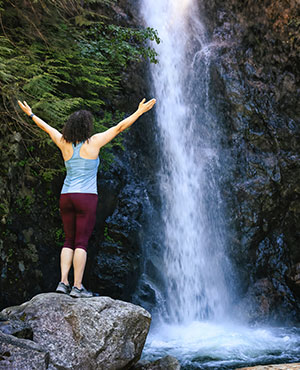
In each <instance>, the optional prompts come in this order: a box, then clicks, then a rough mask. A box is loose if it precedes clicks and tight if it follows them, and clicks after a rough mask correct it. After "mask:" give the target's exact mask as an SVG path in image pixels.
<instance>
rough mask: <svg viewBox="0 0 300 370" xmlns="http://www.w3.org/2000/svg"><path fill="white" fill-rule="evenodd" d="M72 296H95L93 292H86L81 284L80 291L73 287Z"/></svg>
mask: <svg viewBox="0 0 300 370" xmlns="http://www.w3.org/2000/svg"><path fill="white" fill-rule="evenodd" d="M70 296H71V297H73V298H91V297H93V296H94V295H93V293H92V292H89V291H88V290H86V289H85V287H84V286H83V285H82V284H81V289H78V288H77V287H76V286H73V287H72V290H71V293H70Z"/></svg>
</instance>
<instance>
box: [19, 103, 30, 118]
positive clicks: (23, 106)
mask: <svg viewBox="0 0 300 370" xmlns="http://www.w3.org/2000/svg"><path fill="white" fill-rule="evenodd" d="M18 104H19V106H20V108H21V109H22V111H23V112H24V113H26V114H27V115H28V116H30V115H31V114H32V110H31V108H30V106H29V105H28V104H27V103H26V101H24V102H23V103H22V102H20V100H18Z"/></svg>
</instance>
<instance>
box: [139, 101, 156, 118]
mask: <svg viewBox="0 0 300 370" xmlns="http://www.w3.org/2000/svg"><path fill="white" fill-rule="evenodd" d="M145 101H146V99H145V98H144V99H143V100H142V101H141V102H140V104H139V107H138V112H139V113H140V114H143V113H145V112H148V110H150V109H152V108H153V105H154V104H155V103H156V99H151V100H149V101H147V102H146V103H145Z"/></svg>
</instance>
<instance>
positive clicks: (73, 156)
mask: <svg viewBox="0 0 300 370" xmlns="http://www.w3.org/2000/svg"><path fill="white" fill-rule="evenodd" d="M145 101H146V99H143V100H142V101H141V102H140V104H139V106H138V109H137V110H136V112H135V113H133V114H132V115H131V116H129V117H128V118H126V119H124V120H123V121H121V122H120V123H118V124H117V125H116V126H113V127H111V128H109V129H108V130H106V131H104V132H101V133H98V134H95V135H92V130H93V116H92V114H91V113H90V112H89V111H86V110H80V111H77V112H75V113H73V114H71V116H70V117H69V119H68V121H67V122H66V124H65V126H64V128H63V130H62V133H60V132H59V131H58V130H56V129H55V128H53V127H51V126H50V125H48V124H47V123H46V122H44V121H43V120H41V119H40V118H39V117H37V116H36V115H35V114H34V113H32V110H31V108H30V107H29V105H28V104H27V103H26V102H25V101H24V102H23V103H21V102H20V101H18V104H19V106H20V107H21V109H22V110H23V111H24V112H25V113H26V114H27V115H28V116H30V117H31V118H32V119H33V121H34V122H35V123H36V124H37V126H38V127H40V128H41V129H42V130H44V131H46V132H47V134H49V136H50V137H51V139H52V140H53V141H54V143H55V144H56V145H57V146H58V147H59V149H60V150H61V152H62V156H63V159H64V161H65V166H66V169H67V176H66V178H65V181H64V185H63V188H62V191H61V195H60V202H59V205H60V212H61V217H62V221H63V225H64V232H65V242H64V245H63V247H62V250H61V255H60V267H61V281H60V282H59V284H58V286H57V288H56V291H57V292H60V293H66V294H69V293H70V296H72V297H75V298H80V297H92V296H93V293H91V292H89V291H87V290H86V289H85V287H84V286H83V285H82V278H83V273H84V269H85V264H86V257H87V245H88V240H89V238H90V236H91V233H92V231H93V228H94V225H95V219H96V208H97V201H98V195H97V169H98V165H99V158H98V155H99V151H100V148H102V147H103V146H104V145H105V144H107V143H109V142H110V141H111V140H112V139H113V138H114V137H115V136H117V135H118V134H119V133H120V132H122V131H124V130H126V129H127V128H128V127H129V126H131V125H132V124H133V123H134V122H135V121H136V120H137V119H138V118H139V117H140V116H141V115H142V114H143V113H145V112H147V111H148V110H150V109H151V108H152V107H153V106H154V104H155V103H156V100H155V99H151V100H149V101H148V102H145ZM72 264H73V268H74V284H73V287H72V290H71V287H70V284H69V280H68V275H69V271H70V268H71V265H72Z"/></svg>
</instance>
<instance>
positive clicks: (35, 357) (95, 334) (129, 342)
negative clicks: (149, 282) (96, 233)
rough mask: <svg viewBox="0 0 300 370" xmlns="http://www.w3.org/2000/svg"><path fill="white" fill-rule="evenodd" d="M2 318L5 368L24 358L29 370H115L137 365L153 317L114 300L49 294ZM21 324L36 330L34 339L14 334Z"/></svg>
mask: <svg viewBox="0 0 300 370" xmlns="http://www.w3.org/2000/svg"><path fill="white" fill-rule="evenodd" d="M0 319H1V320H2V322H3V321H5V325H4V326H3V325H2V326H1V325H0V330H1V327H4V328H5V330H3V331H5V334H4V333H2V334H1V336H0V343H1V347H0V349H1V351H0V368H3V367H2V365H4V366H6V367H7V366H8V364H10V365H12V368H14V367H13V366H15V365H14V364H16V361H20V358H22V356H24V363H23V365H24V366H23V367H22V368H28V369H30V368H39V369H47V368H49V369H57V368H59V369H82V370H84V369H105V370H109V369H128V368H130V367H131V366H133V365H134V364H135V363H137V361H138V360H139V359H140V356H141V352H142V349H143V346H144V343H145V340H146V336H147V333H148V331H149V326H150V321H151V316H150V314H149V313H148V312H147V311H146V310H144V309H143V308H142V307H139V306H136V305H133V304H131V303H127V302H123V301H119V300H113V299H111V298H109V297H93V298H85V299H73V298H71V297H69V296H67V295H60V294H57V293H44V294H39V295H37V296H35V297H34V298H32V299H31V300H30V301H29V302H26V303H23V304H22V305H20V306H15V307H9V308H6V309H4V310H3V311H2V312H1V313H0ZM18 321H19V322H22V323H23V324H25V326H29V327H30V328H31V330H32V341H31V340H29V339H19V338H15V337H13V336H12V335H10V334H15V333H16V329H15V328H16V326H17V325H16V322H18ZM9 322H12V323H13V324H11V325H9V324H8V323H9ZM10 327H11V328H12V329H11V333H10V332H9V328H10ZM20 327H22V325H21V324H20ZM17 332H18V331H17ZM29 353H30V355H28V354H29ZM30 358H32V366H31V367H30ZM25 361H26V366H25ZM4 362H5V363H4ZM33 362H34V364H36V363H38V365H34V364H33ZM27 366H28V367H27Z"/></svg>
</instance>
